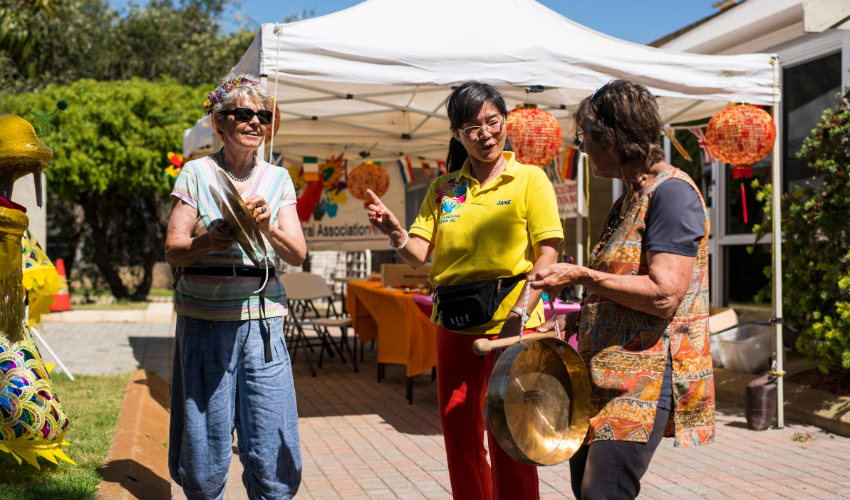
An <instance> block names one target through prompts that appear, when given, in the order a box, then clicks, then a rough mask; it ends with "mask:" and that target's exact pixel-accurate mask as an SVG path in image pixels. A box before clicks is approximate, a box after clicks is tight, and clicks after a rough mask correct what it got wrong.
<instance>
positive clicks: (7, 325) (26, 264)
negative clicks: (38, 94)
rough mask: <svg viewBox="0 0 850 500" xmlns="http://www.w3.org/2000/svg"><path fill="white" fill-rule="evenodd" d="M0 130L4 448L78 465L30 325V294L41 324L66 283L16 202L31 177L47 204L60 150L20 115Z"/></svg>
mask: <svg viewBox="0 0 850 500" xmlns="http://www.w3.org/2000/svg"><path fill="white" fill-rule="evenodd" d="M61 106H65V104H64V102H63V103H61ZM61 106H60V109H64V107H61ZM37 116H39V117H42V116H41V115H37ZM42 118H43V117H42ZM45 122H46V119H45ZM48 125H49V124H48ZM0 130H2V131H3V133H2V134H0V451H3V452H6V453H11V454H12V455H13V456H14V457H15V458H16V459H17V460H18V463H19V464H20V463H22V461H23V460H26V461H27V462H28V463H29V464H31V465H33V466H34V467H36V468H40V467H39V464H38V456H41V457H44V458H46V459H47V460H49V461H51V462H53V463H57V461H56V459H57V458H61V459H62V460H65V461H67V462H71V463H74V462H73V461H71V459H70V458H68V456H67V455H65V453H64V452H63V451H62V448H61V446H62V445H67V444H68V443H66V442H65V440H64V436H65V432H66V431H67V430H68V417H67V416H66V415H65V412H64V410H63V409H62V405H61V403H60V401H59V398H58V397H57V396H56V391H55V389H54V386H53V381H52V380H51V379H50V373H49V370H48V367H47V366H46V365H45V363H44V360H43V359H42V357H41V354H40V353H39V352H38V347H37V346H36V344H35V342H34V340H33V338H32V336H31V335H30V332H29V329H28V328H26V326H25V325H24V316H25V313H26V305H25V303H24V299H25V297H26V293H27V292H26V290H29V291H30V295H29V298H30V308H31V311H32V312H33V313H34V314H35V316H36V317H35V318H33V319H34V320H37V317H38V316H40V314H41V313H43V312H44V309H45V308H46V306H47V305H49V300H48V299H47V298H46V297H45V294H48V295H47V296H49V295H52V293H55V291H54V292H52V293H51V290H54V288H55V289H56V290H58V288H57V287H58V286H61V281H60V280H59V277H58V274H56V271H55V269H53V266H52V264H51V263H50V260H49V259H47V256H46V255H44V252H43V251H41V247H39V246H38V244H37V243H36V242H35V240H34V239H33V238H32V236H31V235H30V234H29V231H27V227H28V226H29V219H28V218H27V216H26V214H25V213H24V211H25V209H23V207H20V206H18V205H16V204H15V203H12V202H11V201H10V200H9V198H11V192H12V187H13V183H14V181H15V180H17V179H19V178H21V177H23V176H24V175H27V174H31V173H32V174H36V175H35V179H36V183H35V184H36V191H37V198H38V205H39V206H41V182H40V179H41V171H42V170H44V169H45V168H47V167H48V166H49V165H50V161H51V159H52V158H53V151H52V150H51V149H50V148H48V147H47V146H46V145H44V143H42V142H41V140H39V138H38V137H37V135H36V131H35V128H33V126H32V125H30V124H29V123H28V122H27V121H26V120H24V119H22V118H20V117H18V116H13V115H6V114H0ZM39 130H41V129H40V128H39ZM25 233H26V234H27V237H26V238H25V237H24V234H25ZM51 270H52V274H51ZM53 275H56V276H55V277H54V276H53ZM24 281H26V282H27V283H28V286H27V287H26V288H24Z"/></svg>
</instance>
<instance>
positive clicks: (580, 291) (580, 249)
mask: <svg viewBox="0 0 850 500" xmlns="http://www.w3.org/2000/svg"><path fill="white" fill-rule="evenodd" d="M586 161H587V155H585V154H584V153H582V152H581V151H579V153H578V166H577V167H576V168H578V171H577V172H576V262H575V264H576V265H577V266H583V265H584V253H585V248H584V239H585V235H584V216H585V215H589V214H587V212H586V211H585V209H584V207H585V203H586V201H585V199H584V183H585V182H587V180H586V179H585V178H584V162H586ZM582 295H584V287H583V286H581V285H579V286H577V287H576V296H577V297H581V296H582Z"/></svg>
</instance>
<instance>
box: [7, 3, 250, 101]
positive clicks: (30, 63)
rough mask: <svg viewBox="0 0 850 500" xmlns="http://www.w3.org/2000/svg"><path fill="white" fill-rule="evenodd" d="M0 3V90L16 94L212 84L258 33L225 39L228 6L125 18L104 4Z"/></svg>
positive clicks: (157, 6)
mask: <svg viewBox="0 0 850 500" xmlns="http://www.w3.org/2000/svg"><path fill="white" fill-rule="evenodd" d="M45 1H47V0H0V85H2V87H3V88H5V89H11V90H15V91H26V90H34V89H39V88H41V87H43V86H44V85H47V84H50V83H54V84H65V83H70V82H73V81H76V80H79V79H81V78H93V79H96V80H107V81H111V80H127V79H130V78H134V77H139V78H144V79H147V80H153V79H156V78H159V77H161V76H168V77H171V78H173V79H174V80H176V81H177V82H180V83H184V84H187V85H193V86H196V85H202V84H206V85H211V84H212V83H213V82H216V81H218V80H219V79H220V78H221V77H223V76H224V75H226V74H227V73H228V72H229V71H230V68H231V67H232V66H233V64H234V62H235V61H238V60H239V58H240V57H242V55H243V54H244V53H245V51H246V50H247V49H248V47H249V46H250V45H251V41H252V40H253V39H254V36H255V35H256V26H255V23H253V22H245V23H243V24H242V25H241V26H240V28H239V29H238V30H236V31H235V32H233V33H225V32H224V31H223V29H222V26H221V21H222V20H223V19H222V18H221V16H222V14H223V13H224V11H225V9H226V8H227V7H228V6H229V5H230V3H229V1H230V0H180V1H177V2H175V1H173V0H152V1H150V2H148V3H147V4H145V5H144V6H139V5H135V4H130V8H129V11H128V12H127V13H126V15H124V16H122V15H119V13H118V12H116V11H115V10H113V9H111V8H110V6H109V3H108V2H107V1H106V0H50V1H51V3H49V4H47V3H44V2H45Z"/></svg>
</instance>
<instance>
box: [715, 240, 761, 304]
mask: <svg viewBox="0 0 850 500" xmlns="http://www.w3.org/2000/svg"><path fill="white" fill-rule="evenodd" d="M723 252H724V261H725V266H724V267H725V269H724V271H725V272H724V273H723V274H724V276H723V285H724V288H725V290H724V293H723V296H724V298H725V303H726V305H730V304H736V305H754V297H755V295H756V294H757V293H758V292H759V291H760V290H761V289H762V288H764V287H765V286H768V285H770V280H769V279H768V278H767V276H765V274H764V268H765V267H770V265H771V254H770V245H755V247H754V248H753V253H749V252H747V245H728V246H724V247H723Z"/></svg>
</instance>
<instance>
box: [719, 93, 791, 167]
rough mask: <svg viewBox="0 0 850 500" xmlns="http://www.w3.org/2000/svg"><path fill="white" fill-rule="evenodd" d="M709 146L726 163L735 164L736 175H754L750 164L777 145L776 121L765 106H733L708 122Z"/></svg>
mask: <svg viewBox="0 0 850 500" xmlns="http://www.w3.org/2000/svg"><path fill="white" fill-rule="evenodd" d="M705 137H706V139H707V141H708V148H709V149H710V150H711V152H712V153H713V154H714V156H716V157H717V158H718V159H720V160H721V161H723V162H724V163H731V164H732V165H733V167H734V170H733V172H732V176H733V177H734V178H735V179H741V178H744V177H752V175H753V171H752V167H751V166H750V165H751V164H752V163H755V162H757V161H759V160H761V159H762V158H764V157H765V156H767V154H768V153H770V151H771V150H772V149H773V143H774V142H776V125H775V124H774V123H773V118H771V117H770V115H769V114H768V113H767V112H766V111H765V110H763V109H761V108H758V107H756V106H751V105H749V104H742V105H738V106H731V107H728V108H726V109H724V110H723V111H721V112H719V113H717V114H716V115H714V116H713V117H712V118H711V121H709V122H708V130H706V132H705Z"/></svg>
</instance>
